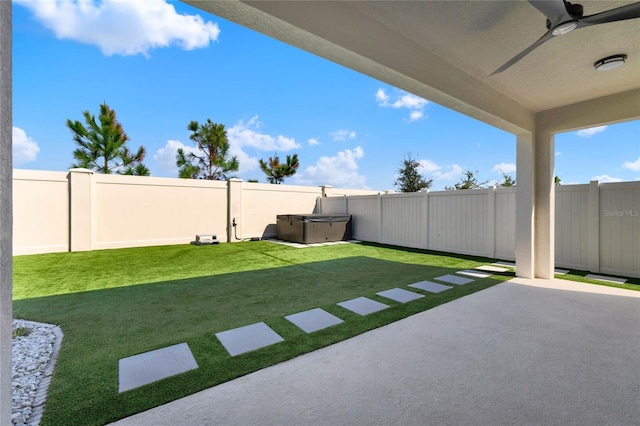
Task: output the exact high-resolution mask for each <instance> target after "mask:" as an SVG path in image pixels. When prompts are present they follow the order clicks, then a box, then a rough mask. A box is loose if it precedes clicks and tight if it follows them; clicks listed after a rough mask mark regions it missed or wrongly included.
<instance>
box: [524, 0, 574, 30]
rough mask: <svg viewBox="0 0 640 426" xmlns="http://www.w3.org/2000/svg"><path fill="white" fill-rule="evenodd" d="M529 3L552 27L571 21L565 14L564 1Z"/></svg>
mask: <svg viewBox="0 0 640 426" xmlns="http://www.w3.org/2000/svg"><path fill="white" fill-rule="evenodd" d="M529 3H531V5H532V6H533V7H535V8H536V9H538V10H539V11H540V12H542V14H543V15H544V16H546V17H547V19H548V20H549V21H551V26H552V27H555V26H556V25H558V24H560V23H562V22H566V21H570V20H572V19H573V18H572V17H571V15H569V12H567V6H566V5H565V4H564V0H529Z"/></svg>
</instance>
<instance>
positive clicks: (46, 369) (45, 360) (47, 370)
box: [11, 320, 62, 426]
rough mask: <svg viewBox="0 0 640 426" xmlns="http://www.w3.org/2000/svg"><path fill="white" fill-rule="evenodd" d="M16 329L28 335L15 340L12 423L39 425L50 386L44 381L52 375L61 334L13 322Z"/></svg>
mask: <svg viewBox="0 0 640 426" xmlns="http://www.w3.org/2000/svg"><path fill="white" fill-rule="evenodd" d="M17 329H27V330H28V333H25V335H18V336H16V337H15V338H14V339H13V345H12V354H11V355H12V382H11V384H12V406H11V421H12V423H13V424H14V425H15V426H19V425H24V424H29V425H38V424H39V423H40V417H41V416H42V413H43V411H44V410H43V408H44V403H45V400H46V393H47V385H48V383H49V380H43V379H46V378H49V377H50V376H51V375H52V374H53V368H54V366H55V361H56V358H57V354H58V350H59V349H60V344H61V342H62V331H61V330H60V327H57V326H55V325H51V324H43V323H37V322H31V321H23V320H14V321H13V330H14V331H15V330H17Z"/></svg>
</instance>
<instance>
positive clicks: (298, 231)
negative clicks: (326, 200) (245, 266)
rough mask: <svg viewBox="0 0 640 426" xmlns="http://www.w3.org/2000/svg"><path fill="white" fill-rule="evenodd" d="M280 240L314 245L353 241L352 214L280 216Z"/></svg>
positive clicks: (278, 232)
mask: <svg viewBox="0 0 640 426" xmlns="http://www.w3.org/2000/svg"><path fill="white" fill-rule="evenodd" d="M276 233H277V236H278V239H279V240H284V241H290V242H292V243H302V244H312V243H325V242H328V241H346V240H350V239H351V215H350V214H279V215H278V216H277V222H276Z"/></svg>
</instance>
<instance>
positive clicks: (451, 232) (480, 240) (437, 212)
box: [428, 190, 493, 256]
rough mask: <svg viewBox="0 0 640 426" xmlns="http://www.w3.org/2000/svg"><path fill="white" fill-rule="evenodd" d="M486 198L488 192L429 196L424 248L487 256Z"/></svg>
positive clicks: (473, 191) (448, 193)
mask: <svg viewBox="0 0 640 426" xmlns="http://www.w3.org/2000/svg"><path fill="white" fill-rule="evenodd" d="M488 194H489V190H469V191H442V192H433V193H429V245H428V248H429V249H431V250H438V251H447V252H452V253H461V254H472V255H484V256H487V255H489V251H488V247H487V245H486V244H487V241H489V240H490V237H489V233H488V229H489V220H490V219H489V216H488ZM491 220H493V217H492V218H491Z"/></svg>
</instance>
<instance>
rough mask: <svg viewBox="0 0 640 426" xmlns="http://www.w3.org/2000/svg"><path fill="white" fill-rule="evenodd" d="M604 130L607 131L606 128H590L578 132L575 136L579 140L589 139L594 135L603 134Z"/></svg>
mask: <svg viewBox="0 0 640 426" xmlns="http://www.w3.org/2000/svg"><path fill="white" fill-rule="evenodd" d="M606 129H607V126H598V127H591V128H589V129H582V130H578V132H577V134H578V136H580V137H581V138H590V137H591V136H593V135H595V134H596V133H600V132H604V131H605V130H606Z"/></svg>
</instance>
